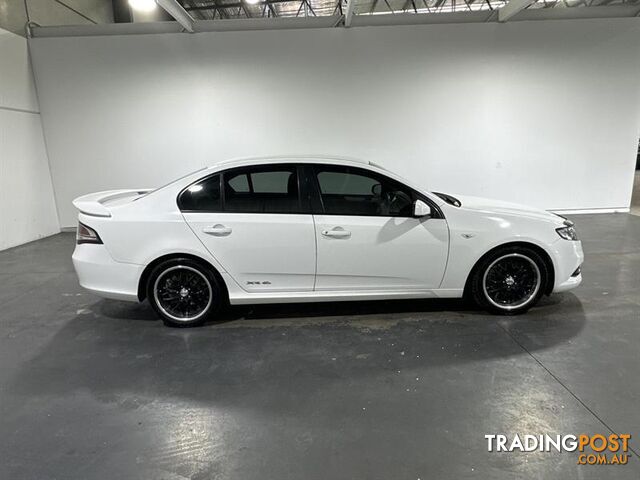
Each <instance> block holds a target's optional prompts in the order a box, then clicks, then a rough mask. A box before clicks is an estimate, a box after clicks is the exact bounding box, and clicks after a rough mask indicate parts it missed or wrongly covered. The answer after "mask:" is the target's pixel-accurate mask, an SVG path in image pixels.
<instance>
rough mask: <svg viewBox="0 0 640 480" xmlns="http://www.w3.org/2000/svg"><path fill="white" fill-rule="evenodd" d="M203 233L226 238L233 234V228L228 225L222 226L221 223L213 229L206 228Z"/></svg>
mask: <svg viewBox="0 0 640 480" xmlns="http://www.w3.org/2000/svg"><path fill="white" fill-rule="evenodd" d="M202 231H203V232H204V233H208V234H209V235H213V236H215V237H226V236H227V235H229V234H230V233H231V232H232V230H231V227H227V226H226V225H222V224H220V223H218V224H217V225H214V226H213V227H204V228H203V229H202Z"/></svg>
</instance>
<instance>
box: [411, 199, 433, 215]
mask: <svg viewBox="0 0 640 480" xmlns="http://www.w3.org/2000/svg"><path fill="white" fill-rule="evenodd" d="M413 216H414V217H418V218H423V217H430V216H431V207H430V206H429V205H427V204H426V203H424V202H423V201H422V200H416V201H415V202H414V203H413Z"/></svg>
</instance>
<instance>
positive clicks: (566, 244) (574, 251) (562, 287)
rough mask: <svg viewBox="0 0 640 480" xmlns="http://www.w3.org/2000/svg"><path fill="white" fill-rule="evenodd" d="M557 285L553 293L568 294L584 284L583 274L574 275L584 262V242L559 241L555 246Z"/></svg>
mask: <svg viewBox="0 0 640 480" xmlns="http://www.w3.org/2000/svg"><path fill="white" fill-rule="evenodd" d="M553 256H554V259H553V261H554V267H555V283H554V286H553V292H554V293H557V292H566V291H567V290H571V289H572V288H576V287H577V286H578V285H580V284H581V283H582V273H578V274H577V275H574V274H575V272H576V270H577V269H578V268H579V267H581V266H582V263H583V262H584V252H583V250H582V242H580V241H575V242H574V241H570V240H564V239H559V240H557V241H556V242H555V243H554V244H553Z"/></svg>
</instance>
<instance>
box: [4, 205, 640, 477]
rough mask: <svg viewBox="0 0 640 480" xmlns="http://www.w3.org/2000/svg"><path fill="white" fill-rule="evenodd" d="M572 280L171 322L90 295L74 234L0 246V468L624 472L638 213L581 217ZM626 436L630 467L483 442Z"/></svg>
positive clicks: (638, 356) (638, 307) (121, 473)
mask: <svg viewBox="0 0 640 480" xmlns="http://www.w3.org/2000/svg"><path fill="white" fill-rule="evenodd" d="M574 220H575V221H576V223H577V226H578V228H579V231H580V233H581V235H582V238H583V241H584V247H585V251H586V255H587V261H586V263H585V265H584V270H583V271H584V277H585V280H584V283H583V285H582V286H581V287H580V288H579V289H578V290H576V291H574V292H573V293H567V294H562V295H555V296H553V297H551V298H548V299H545V300H544V301H543V302H542V304H541V305H540V306H539V307H537V308H535V309H533V310H532V311H531V312H530V313H528V314H527V315H524V316H520V317H515V318H504V317H494V316H490V315H487V314H485V313H482V312H477V311H472V310H465V308H464V306H463V305H462V304H461V303H460V302H439V301H419V302H416V301H411V302H403V301H395V302H367V303H346V304H332V305H323V304H318V305H302V306H300V305H297V306H296V305H294V306H291V305H290V306H269V307H259V308H258V307H256V308H236V309H234V310H233V311H232V312H230V313H229V314H228V317H227V318H226V319H225V321H224V322H221V323H218V324H211V325H207V326H205V327H203V328H200V329H191V330H177V329H169V328H166V327H164V326H163V325H162V324H161V323H160V322H159V321H156V320H155V319H154V316H153V313H152V312H151V310H150V308H149V307H148V306H147V305H146V304H144V305H133V304H126V303H120V302H115V301H108V300H101V299H99V298H97V297H95V296H92V295H89V294H87V293H85V292H84V291H83V290H82V289H81V288H80V287H79V286H78V283H77V280H76V277H75V275H74V273H73V270H72V266H71V262H70V255H71V252H72V250H73V243H74V239H73V236H72V235H71V234H60V235H56V236H54V237H50V238H47V239H44V240H41V241H38V242H34V243H31V244H28V245H24V246H21V247H17V248H14V249H12V250H8V251H5V252H2V253H0V280H1V282H0V304H1V306H2V313H1V314H0V478H4V479H12V480H14V479H44V478H60V479H65V480H69V479H82V480H87V479H94V478H100V479H109V480H112V479H117V478H149V479H154V480H157V479H182V478H192V479H213V478H216V479H241V480H252V479H259V480H265V479H278V480H283V479H292V480H293V479H295V480H301V479H304V480H313V479H321V480H327V479H331V480H338V479H385V480H388V479H393V480H398V479H409V480H416V479H418V478H421V479H427V478H433V479H439V480H440V479H447V478H451V479H464V478H479V479H487V478H491V479H502V478H539V479H551V478H580V479H602V478H616V479H626V478H636V479H637V478H638V477H639V476H640V461H639V460H638V457H637V452H638V451H639V449H640V444H639V443H638V436H639V435H640V410H639V406H640V369H639V368H638V365H640V347H639V345H640V292H639V285H640V217H635V216H632V215H627V214H618V215H600V216H578V217H575V218H574ZM610 431H615V432H618V433H631V434H632V435H633V438H632V442H631V444H632V448H633V449H634V450H635V452H636V454H634V455H633V456H632V458H631V459H630V462H629V464H628V465H626V466H599V467H595V466H578V465H577V464H576V460H577V455H576V454H575V453H564V454H548V453H528V454H527V453H512V454H505V453H500V454H498V453H489V452H487V449H486V442H485V439H484V435H485V434H490V433H505V434H509V435H513V434H515V433H520V434H525V433H537V434H540V433H549V434H557V433H560V434H570V433H573V434H578V433H604V434H608V433H609V432H610Z"/></svg>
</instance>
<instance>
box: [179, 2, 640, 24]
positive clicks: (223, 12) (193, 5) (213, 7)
mask: <svg viewBox="0 0 640 480" xmlns="http://www.w3.org/2000/svg"><path fill="white" fill-rule="evenodd" d="M178 1H179V3H180V4H181V5H182V6H183V7H184V8H185V10H187V11H188V12H189V14H190V15H191V16H192V17H193V18H194V19H195V20H214V19H238V18H261V17H269V18H273V17H324V16H334V15H344V13H345V11H346V10H347V2H346V1H342V0H259V1H258V2H257V3H255V4H252V3H249V2H248V1H247V0H178ZM254 1H255V0H254ZM507 3H508V0H355V3H354V7H353V15H354V16H376V15H394V14H402V13H408V14H411V13H413V14H419V15H439V14H445V13H464V12H468V13H471V12H478V11H486V12H491V11H495V10H498V9H499V8H500V7H503V6H505V5H506V4H507ZM526 3H527V4H529V3H530V5H528V6H527V7H525V8H526V9H527V10H541V9H554V10H557V9H578V8H579V9H594V7H603V6H616V5H618V6H620V5H625V6H638V8H640V0H535V1H533V2H526ZM525 8H522V9H521V10H524V9H525ZM600 10H601V11H602V8H600ZM580 13H581V14H582V13H590V12H586V11H584V10H581V11H580ZM587 16H588V15H587ZM598 16H599V15H598ZM616 16H617V15H616Z"/></svg>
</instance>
